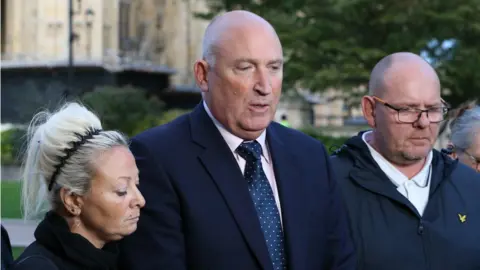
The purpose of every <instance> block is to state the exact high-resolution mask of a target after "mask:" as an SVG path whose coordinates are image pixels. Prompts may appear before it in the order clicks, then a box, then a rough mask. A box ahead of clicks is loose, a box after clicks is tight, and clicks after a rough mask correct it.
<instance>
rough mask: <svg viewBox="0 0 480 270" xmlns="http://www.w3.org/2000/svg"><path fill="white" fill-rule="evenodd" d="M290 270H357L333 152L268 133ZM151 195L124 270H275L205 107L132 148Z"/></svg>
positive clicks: (126, 246)
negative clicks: (335, 176) (330, 154)
mask: <svg viewBox="0 0 480 270" xmlns="http://www.w3.org/2000/svg"><path fill="white" fill-rule="evenodd" d="M267 143H268V145H269V149H270V152H271V156H272V160H273V165H274V171H275V178H276V181H277V183H278V189H279V195H280V202H281V210H282V216H283V227H284V232H285V247H286V255H287V261H288V269H290V270H297V269H298V270H307V269H312V270H320V269H354V265H355V261H354V257H353V256H354V255H353V254H354V252H353V244H352V243H351V239H350V234H349V232H348V226H347V224H346V212H345V211H344V208H343V206H342V203H341V199H340V193H339V191H338V188H337V185H336V184H335V181H334V179H333V176H332V171H331V169H330V164H329V159H328V156H327V152H326V151H325V148H324V146H323V145H322V144H321V143H320V142H318V141H317V140H315V139H313V138H311V137H309V136H307V135H304V134H302V133H300V132H298V131H295V130H292V129H289V128H286V127H283V126H281V125H279V124H277V123H272V124H271V125H270V126H269V127H268V129H267ZM131 150H132V152H133V154H134V156H135V158H136V162H137V166H138V168H139V169H140V190H141V192H142V193H143V195H144V196H145V199H146V206H145V208H143V209H142V213H141V217H140V221H139V224H138V229H137V231H136V232H135V233H134V234H132V235H131V236H128V237H126V238H125V239H124V240H123V241H122V245H121V246H122V254H121V256H120V257H121V258H122V260H121V262H120V265H121V266H122V267H124V269H134V270H135V269H138V270H140V269H141V270H148V269H152V270H153V269H155V270H159V269H166V270H167V269H168V270H179V269H209V270H223V269H224V270H236V269H238V270H255V269H269V270H272V268H273V267H272V263H271V261H270V258H269V254H268V251H267V247H266V244H265V240H264V237H263V234H262V231H261V229H260V225H259V221H258V217H257V213H256V211H255V208H254V205H253V203H252V200H251V198H250V194H249V192H248V187H247V182H246V181H245V180H244V178H243V176H242V173H241V170H240V168H239V167H238V164H237V162H236V160H235V157H234V155H233V154H232V152H231V151H230V149H229V147H228V145H227V143H226V142H225V140H224V139H223V137H222V136H221V134H220V132H219V131H218V129H217V128H216V127H215V125H214V123H213V121H212V120H211V119H210V118H209V116H208V114H207V113H206V112H205V110H204V108H203V106H202V104H200V105H199V106H197V108H196V109H195V110H194V111H193V112H192V113H190V114H189V115H184V116H181V117H179V118H178V119H176V120H174V121H172V122H171V123H169V124H166V125H163V126H159V127H155V128H153V129H150V130H148V131H145V132H143V133H141V134H139V135H137V136H136V137H134V138H133V139H132V143H131Z"/></svg>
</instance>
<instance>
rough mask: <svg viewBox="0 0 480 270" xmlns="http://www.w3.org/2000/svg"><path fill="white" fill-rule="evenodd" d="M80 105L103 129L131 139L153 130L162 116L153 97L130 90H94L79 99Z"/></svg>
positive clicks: (102, 88)
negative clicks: (88, 111) (147, 130)
mask: <svg viewBox="0 0 480 270" xmlns="http://www.w3.org/2000/svg"><path fill="white" fill-rule="evenodd" d="M82 102H83V103H84V104H85V105H86V106H88V107H89V108H90V109H92V110H93V111H95V112H96V113H97V114H98V115H99V117H100V119H101V120H102V124H103V126H104V128H105V129H116V130H120V131H122V132H124V133H125V134H127V135H129V136H133V135H135V134H136V133H138V132H139V131H142V130H144V129H147V128H150V127H153V126H155V125H156V124H157V119H159V118H161V117H162V113H163V108H164V104H163V102H162V101H160V100H159V99H158V98H156V97H155V96H151V97H148V96H147V94H146V91H145V90H143V89H138V88H134V87H130V86H128V87H123V88H118V87H111V86H105V87H98V88H96V89H94V91H92V92H88V93H86V94H85V95H83V97H82Z"/></svg>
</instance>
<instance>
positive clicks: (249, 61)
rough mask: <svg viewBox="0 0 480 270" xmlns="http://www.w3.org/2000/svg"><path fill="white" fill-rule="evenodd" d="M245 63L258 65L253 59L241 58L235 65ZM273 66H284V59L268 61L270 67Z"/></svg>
mask: <svg viewBox="0 0 480 270" xmlns="http://www.w3.org/2000/svg"><path fill="white" fill-rule="evenodd" d="M243 62H247V63H252V64H255V63H258V60H255V59H252V58H239V59H236V60H235V64H239V63H243ZM272 64H283V59H282V58H278V59H274V60H270V61H268V65H272Z"/></svg>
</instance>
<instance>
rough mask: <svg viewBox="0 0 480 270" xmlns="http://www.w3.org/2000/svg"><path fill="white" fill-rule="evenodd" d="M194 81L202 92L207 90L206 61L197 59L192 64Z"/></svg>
mask: <svg viewBox="0 0 480 270" xmlns="http://www.w3.org/2000/svg"><path fill="white" fill-rule="evenodd" d="M193 71H194V74H195V81H196V82H197V85H198V87H199V88H200V90H201V91H202V92H204V93H205V92H208V63H207V62H206V61H205V60H198V61H197V62H195V65H194V66H193Z"/></svg>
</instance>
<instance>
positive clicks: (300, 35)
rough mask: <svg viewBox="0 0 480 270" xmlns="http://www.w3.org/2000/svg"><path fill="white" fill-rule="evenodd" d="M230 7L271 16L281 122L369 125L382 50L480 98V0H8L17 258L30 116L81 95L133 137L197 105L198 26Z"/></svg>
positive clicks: (327, 127)
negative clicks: (281, 63) (278, 50)
mask: <svg viewBox="0 0 480 270" xmlns="http://www.w3.org/2000/svg"><path fill="white" fill-rule="evenodd" d="M232 9H247V10H250V11H253V12H255V13H257V14H259V15H261V16H263V17H264V18H266V19H267V20H268V21H270V22H271V23H272V24H273V26H274V27H275V28H276V30H277V33H278V35H279V36H280V39H281V41H282V44H283V47H284V53H285V59H286V64H285V72H284V75H285V80H284V87H283V91H284V93H283V97H282V99H281V102H280V105H279V108H278V111H277V115H276V119H275V120H276V121H278V122H282V123H283V124H285V125H288V126H290V127H292V128H295V129H299V130H302V131H303V132H305V133H307V134H309V135H311V136H313V137H316V138H318V139H320V140H322V141H323V142H324V143H325V144H326V145H327V148H329V150H330V151H333V150H335V149H336V148H338V147H340V146H341V145H342V144H343V142H344V141H345V139H346V138H347V137H349V136H352V135H354V134H356V133H357V132H359V131H361V130H365V129H367V126H366V123H365V121H364V119H363V117H362V115H361V109H360V104H359V101H360V97H361V96H362V95H363V94H365V91H366V85H367V83H368V76H369V73H370V71H371V69H372V68H373V66H374V65H375V63H376V62H378V61H379V60H380V59H381V58H382V57H384V56H386V55H387V54H390V53H393V52H398V51H410V52H414V53H417V54H420V55H422V56H423V57H424V58H425V59H426V60H427V61H429V62H430V63H431V64H432V65H433V66H434V67H435V68H436V70H437V72H438V73H439V76H440V79H441V81H442V87H443V88H442V94H443V97H444V99H445V100H446V101H447V102H448V103H449V104H450V105H451V107H452V108H456V107H458V106H459V105H461V104H462V103H465V102H468V101H471V100H474V99H476V98H480V73H479V72H478V70H479V67H480V15H479V14H480V0H455V1H448V0H402V1H398V0H315V1H313V0H283V1H280V0H276V1H271V0H1V127H0V129H1V130H0V131H1V182H0V183H1V195H0V196H1V217H2V224H3V225H4V226H5V227H6V228H7V230H8V232H9V234H10V237H11V240H12V244H13V245H14V246H15V248H14V249H15V253H16V254H18V252H20V251H21V250H22V248H23V247H24V246H26V245H27V244H29V243H30V242H31V241H32V240H33V238H32V237H33V228H34V225H35V223H34V222H23V221H21V220H20V219H21V211H20V202H19V197H20V187H21V186H20V185H21V183H20V181H19V180H20V176H19V165H20V153H21V149H22V146H23V143H24V129H25V125H26V124H28V122H29V121H30V119H31V118H32V116H33V115H34V114H35V113H36V112H38V111H39V110H40V109H45V108H50V109H54V108H56V107H57V106H58V105H59V104H61V103H62V102H64V101H65V100H77V101H81V102H83V103H84V104H86V105H87V106H89V107H90V108H91V109H93V110H94V111H96V112H97V113H98V114H99V115H100V117H101V118H102V120H103V122H104V126H105V128H106V129H110V128H111V129H119V130H121V131H123V132H125V133H126V134H128V135H130V136H132V135H135V134H137V133H138V132H140V131H142V130H144V129H147V128H149V127H153V126H156V125H160V124H163V123H167V122H169V121H171V120H172V119H174V118H176V117H177V116H179V115H181V114H183V113H186V112H189V111H190V110H192V109H193V108H194V107H195V106H196V105H197V104H198V103H199V102H200V100H201V95H200V92H199V89H198V88H197V87H196V85H195V84H194V78H193V74H192V66H193V63H194V61H195V60H196V59H197V58H198V57H200V56H201V49H202V48H201V39H202V36H203V33H204V30H205V28H206V26H207V24H208V22H209V19H211V18H212V17H213V16H215V15H217V14H219V13H222V12H224V11H225V10H232ZM447 133H448V129H445V131H444V132H442V134H441V136H440V137H439V140H438V142H437V145H436V148H441V147H444V146H445V144H446V143H447V135H448V134H447Z"/></svg>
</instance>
